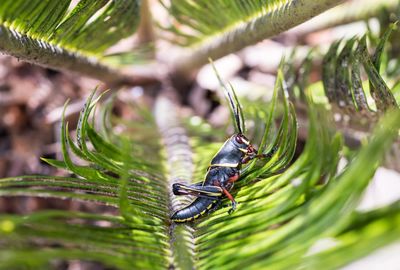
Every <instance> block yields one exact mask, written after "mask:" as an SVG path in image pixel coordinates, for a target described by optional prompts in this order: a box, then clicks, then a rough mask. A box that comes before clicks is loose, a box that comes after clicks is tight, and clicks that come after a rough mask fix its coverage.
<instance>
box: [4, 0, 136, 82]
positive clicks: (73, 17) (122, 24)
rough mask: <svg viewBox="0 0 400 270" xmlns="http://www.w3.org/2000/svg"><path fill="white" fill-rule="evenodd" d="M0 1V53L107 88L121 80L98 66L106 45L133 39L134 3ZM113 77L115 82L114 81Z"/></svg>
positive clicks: (133, 0) (122, 0)
mask: <svg viewBox="0 0 400 270" xmlns="http://www.w3.org/2000/svg"><path fill="white" fill-rule="evenodd" d="M70 6H71V0H63V1H36V0H35V1H22V0H21V1H20V0H18V1H8V0H5V1H2V3H1V4H0V50H1V51H3V52H5V53H7V54H10V55H13V56H16V57H18V58H20V59H23V60H26V61H30V62H33V63H36V64H40V65H44V66H47V67H51V68H55V69H68V70H73V71H78V70H79V71H80V72H81V73H83V74H86V75H89V76H94V77H96V78H99V79H103V80H104V81H107V82H116V81H118V80H126V78H125V77H124V76H122V75H121V74H120V73H118V72H116V71H113V70H112V69H110V68H109V67H107V66H106V65H104V64H102V63H101V56H102V54H103V53H104V51H105V50H106V49H107V48H109V47H110V46H111V45H113V44H115V43H116V42H118V41H119V40H121V39H122V38H124V37H128V36H130V35H131V34H133V33H134V32H135V30H136V28H137V25H138V23H139V10H140V8H139V2H138V1H136V0H118V1H109V0H102V1H90V0H81V1H79V2H78V3H77V4H76V5H75V6H73V7H72V8H71V7H70ZM113 77H114V78H113Z"/></svg>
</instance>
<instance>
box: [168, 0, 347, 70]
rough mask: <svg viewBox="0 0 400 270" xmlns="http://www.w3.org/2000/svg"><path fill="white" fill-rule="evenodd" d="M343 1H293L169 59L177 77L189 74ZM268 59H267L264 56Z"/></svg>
mask: <svg viewBox="0 0 400 270" xmlns="http://www.w3.org/2000/svg"><path fill="white" fill-rule="evenodd" d="M343 1H344V0H318V1H316V0H293V1H288V3H287V4H286V5H284V6H282V7H280V8H279V9H277V10H275V11H274V12H270V13H267V14H265V15H263V16H260V17H257V18H255V19H254V20H252V21H250V22H246V23H243V24H241V25H240V26H238V27H237V28H235V29H233V30H231V31H229V32H227V33H225V34H223V35H221V36H215V37H213V38H212V39H210V40H209V41H207V42H205V43H203V44H202V45H200V46H199V47H197V48H194V49H188V50H187V51H185V52H182V53H183V54H182V53H180V54H179V55H177V56H176V57H175V58H174V59H173V60H172V65H173V67H174V69H175V72H176V73H177V74H190V73H191V72H192V71H193V70H196V69H197V68H199V67H201V66H202V65H204V64H206V63H207V62H208V58H212V59H218V58H220V57H223V56H225V55H228V54H230V53H233V52H236V51H238V50H240V49H243V48H244V47H246V46H248V45H251V44H255V43H257V42H259V41H262V40H264V39H266V38H269V37H272V36H275V35H277V34H280V33H282V32H284V31H286V30H288V29H290V28H292V27H294V26H296V25H299V24H301V23H303V22H305V21H307V20H308V19H310V18H312V17H314V16H316V15H318V14H320V13H322V12H324V11H326V10H328V9H330V8H332V7H334V6H336V5H338V4H340V3H342V2H343ZM265 57H268V56H265Z"/></svg>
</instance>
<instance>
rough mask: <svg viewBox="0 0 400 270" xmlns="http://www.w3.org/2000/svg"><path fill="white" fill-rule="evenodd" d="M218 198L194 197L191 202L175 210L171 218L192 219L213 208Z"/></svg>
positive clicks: (181, 220)
mask: <svg viewBox="0 0 400 270" xmlns="http://www.w3.org/2000/svg"><path fill="white" fill-rule="evenodd" d="M218 201H219V200H218V199H208V198H196V199H195V200H194V201H193V202H192V203H191V204H189V205H188V206H186V207H185V208H182V209H181V210H178V211H176V212H175V213H174V214H173V215H172V216H171V220H172V221H174V222H189V221H193V220H195V219H197V218H199V217H201V216H203V215H205V214H206V213H208V212H210V211H211V210H213V209H214V207H215V206H216V205H217V203H218Z"/></svg>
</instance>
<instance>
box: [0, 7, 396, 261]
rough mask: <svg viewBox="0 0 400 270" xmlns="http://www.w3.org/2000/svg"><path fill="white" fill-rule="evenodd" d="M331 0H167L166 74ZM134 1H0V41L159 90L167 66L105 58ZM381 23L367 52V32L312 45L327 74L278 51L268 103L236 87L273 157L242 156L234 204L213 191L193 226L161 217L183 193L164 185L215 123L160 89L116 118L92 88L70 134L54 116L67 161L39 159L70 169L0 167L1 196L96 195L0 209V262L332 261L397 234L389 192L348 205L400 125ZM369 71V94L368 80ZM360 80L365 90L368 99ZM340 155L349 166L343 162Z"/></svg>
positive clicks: (20, 51)
mask: <svg viewBox="0 0 400 270" xmlns="http://www.w3.org/2000/svg"><path fill="white" fill-rule="evenodd" d="M340 2H342V1H333V0H324V1H308V0H302V1H282V0H279V1H278V0H276V1H245V2H241V1H222V0H221V1H212V3H211V1H205V0H204V1H195V2H194V1H189V0H181V1H172V2H171V4H170V5H169V4H166V3H163V4H164V6H165V7H166V9H167V11H168V12H169V14H170V15H171V16H172V20H173V21H174V24H171V26H169V27H164V28H163V29H164V30H163V31H164V32H163V33H165V34H166V35H168V38H169V39H170V40H173V41H175V42H177V43H178V44H180V45H181V46H189V47H188V48H187V49H185V50H184V51H182V53H181V54H180V56H179V58H173V62H172V67H170V70H168V71H167V72H168V73H169V74H170V75H171V77H172V78H174V77H175V78H183V79H188V75H190V74H192V73H193V72H194V71H196V69H197V68H199V67H200V66H201V65H203V64H204V63H206V61H207V58H208V57H210V56H211V57H212V58H219V57H222V56H224V55H226V54H229V53H231V52H236V51H237V50H239V49H241V48H244V47H245V46H247V45H250V44H253V43H255V42H257V41H259V40H263V39H265V38H267V37H270V36H272V35H276V34H278V33H280V32H282V31H284V30H286V29H289V28H291V27H293V26H295V25H297V24H300V23H301V22H303V21H305V20H307V19H308V18H310V17H312V16H315V15H317V14H319V13H321V12H323V11H325V10H327V9H328V8H330V7H333V6H335V5H337V4H339V3H340ZM379 2H380V3H379V5H377V4H376V3H373V4H374V5H375V6H374V7H375V9H372V8H370V9H368V12H369V13H368V14H371V10H376V9H377V7H376V5H377V6H378V7H382V6H385V7H388V8H389V9H393V7H394V6H395V5H393V1H379ZM371 3H372V2H371ZM211 4H212V6H213V8H215V9H210V5H211ZM139 6H140V5H139V2H138V1H132V0H131V1H128V0H125V1H123V0H120V1H106V0H104V1H89V0H87V1H86V0H81V1H79V3H78V4H77V5H76V6H74V7H73V8H71V7H70V1H30V2H26V1H19V0H14V1H4V2H3V3H1V4H0V27H1V28H0V50H2V51H3V52H6V53H8V54H11V55H14V56H16V57H19V58H21V59H23V60H27V61H31V62H34V63H37V64H40V65H45V66H49V67H52V68H56V69H63V70H64V69H66V70H72V71H75V72H79V73H81V74H82V75H89V76H94V77H96V78H100V79H102V80H103V81H104V82H106V83H108V84H109V85H112V86H115V85H121V84H134V85H136V84H142V85H144V84H147V83H149V82H158V80H161V84H162V85H163V90H164V92H168V90H167V88H168V87H167V86H166V85H169V82H168V80H167V78H166V77H165V78H161V79H159V78H157V76H150V77H149V76H141V75H138V74H136V75H135V74H130V75H131V76H132V77H130V76H127V75H126V73H123V72H122V71H121V70H120V69H118V68H116V67H111V66H110V64H108V63H107V61H106V57H105V50H106V49H107V48H108V47H110V46H111V45H113V44H114V43H116V42H117V41H119V40H120V39H122V38H124V37H127V36H129V35H131V34H132V33H133V32H134V31H135V29H136V26H137V25H138V23H139V19H138V14H139ZM221 9H223V10H224V13H223V14H221V12H220V10H221ZM210 10H211V11H210ZM328 17H329V15H326V18H328ZM361 17H362V16H361ZM346 18H347V19H348V17H346ZM355 19H357V18H354V20H355ZM335 23H337V21H336V22H335ZM326 25H332V24H329V23H326ZM389 35H390V32H389V31H388V32H387V33H386V34H385V35H384V38H382V41H381V42H380V43H378V44H377V45H376V48H377V49H376V50H375V53H374V54H373V55H372V56H370V54H369V53H368V51H367V49H366V48H367V47H366V39H365V38H364V39H352V40H350V41H342V43H344V45H341V43H335V44H333V45H332V46H331V48H330V49H329V51H328V52H327V53H323V54H324V55H325V57H324V63H325V65H324V67H325V69H324V73H323V75H324V76H323V77H322V82H321V83H316V84H314V85H311V86H310V85H309V82H308V80H307V79H306V78H307V74H308V73H307V72H304V70H303V71H302V70H300V71H296V70H295V64H293V63H290V62H285V61H283V62H282V64H281V68H280V69H279V70H278V72H277V76H276V83H275V87H274V89H273V92H274V93H273V95H272V98H271V100H270V101H269V102H268V103H266V102H264V101H257V102H254V101H253V102H249V101H248V100H246V98H242V99H241V102H242V103H243V104H244V105H245V106H244V114H245V116H246V121H247V122H248V123H251V125H250V126H251V128H250V129H249V131H248V133H249V134H250V135H251V137H252V138H253V143H255V144H256V145H257V146H258V147H259V151H260V152H263V153H267V152H270V150H271V149H273V148H274V149H276V151H275V153H274V154H273V156H272V157H271V159H268V160H261V161H253V162H251V163H250V164H249V165H248V166H246V167H245V168H244V169H243V174H242V178H241V181H240V182H239V183H238V185H237V186H235V189H234V196H235V198H236V199H237V201H238V202H239V206H238V210H237V211H236V212H235V213H233V214H232V215H228V214H227V209H228V207H229V206H228V205H227V204H228V202H227V201H223V204H222V207H221V208H219V209H218V210H216V211H215V212H214V213H212V214H211V215H210V216H208V217H206V218H204V219H201V220H199V221H196V222H195V223H192V224H184V225H176V224H174V223H171V221H170V220H169V216H170V214H171V213H172V212H173V211H174V210H176V209H178V208H179V207H181V206H182V205H185V204H186V203H187V202H188V198H185V197H182V198H180V197H173V195H172V192H171V189H170V185H171V184H172V183H175V182H178V181H192V180H193V182H195V181H198V180H200V179H202V177H203V176H204V175H203V174H204V172H205V170H206V168H207V166H208V163H207V162H208V161H209V160H211V158H212V156H213V154H214V153H215V152H216V151H217V150H218V148H219V147H220V145H221V143H222V142H223V138H224V137H225V133H224V132H221V133H218V134H217V133H216V132H215V131H213V130H212V129H210V128H209V127H208V126H207V124H206V123H200V124H197V125H196V126H193V125H190V124H186V125H185V124H184V122H185V121H182V120H184V119H180V117H179V116H178V105H177V104H176V103H175V102H173V101H171V99H170V98H167V96H166V95H161V96H159V97H158V98H157V99H156V101H155V105H154V109H153V112H151V111H150V110H149V108H143V107H142V106H138V105H137V104H136V105H135V104H127V105H126V106H130V107H131V108H132V110H134V111H135V112H136V113H137V115H138V117H140V120H138V121H127V120H126V119H121V118H119V117H117V116H115V115H113V114H112V107H113V103H114V102H115V100H118V97H117V96H116V95H113V94H111V95H108V96H107V94H106V95H104V96H102V95H100V96H99V97H98V98H95V93H96V92H93V93H92V95H90V96H89V98H88V99H87V102H86V105H85V107H84V109H83V110H82V112H81V114H80V117H79V122H78V124H77V128H76V139H75V140H74V139H73V138H72V136H71V134H72V133H71V132H70V131H69V128H70V127H69V125H68V123H67V122H66V120H64V117H63V121H62V123H61V132H60V134H61V135H60V136H61V152H62V157H63V159H62V160H55V159H43V160H44V161H46V162H47V163H49V164H51V165H53V166H55V167H57V168H60V169H62V170H67V171H69V172H70V174H69V175H68V176H42V175H40V176H21V177H11V178H5V179H0V194H1V196H33V197H43V198H55V199H62V200H73V201H78V202H86V203H88V204H94V205H97V207H96V208H95V209H94V210H93V211H90V210H88V209H85V208H81V209H79V210H75V211H71V210H60V209H59V210H50V209H44V210H41V211H37V212H33V213H29V214H25V215H21V214H16V213H11V214H1V215H0V234H1V240H0V268H4V269H14V268H28V269H30V268H32V269H38V268H48V267H60V265H61V262H62V261H69V260H77V259H78V260H82V261H92V262H97V263H99V264H100V265H102V266H103V267H108V268H117V269H166V268H172V269H174V268H181V269H193V268H196V269H197V268H198V269H238V268H246V269H321V268H323V269H336V268H338V267H341V266H343V265H346V264H348V263H350V262H352V261H354V260H356V259H358V258H361V257H363V256H365V255H367V254H369V253H370V252H372V251H373V250H376V249H378V248H380V247H383V246H385V245H387V244H389V243H392V242H393V241H395V240H396V239H399V237H400V230H399V228H400V226H399V225H400V224H399V223H400V218H399V216H400V210H399V203H398V202H395V203H392V204H390V205H388V206H385V207H381V208H378V209H374V210H369V211H363V212H361V211H357V209H356V207H357V204H358V202H359V201H360V198H361V196H362V194H363V192H364V190H365V189H366V187H367V185H368V183H369V182H370V180H371V178H372V177H373V175H374V173H375V170H376V169H377V167H378V166H379V164H380V163H381V161H382V159H383V157H384V155H385V154H386V153H387V152H388V151H389V150H390V149H391V148H392V147H393V141H395V140H396V139H397V137H398V130H399V128H400V115H399V114H400V113H399V111H398V106H397V103H398V101H396V98H397V97H398V95H397V92H398V91H397V90H396V89H397V88H398V87H397V88H396V87H395V86H396V85H397V84H396V83H395V80H396V72H395V71H396V69H395V68H394V69H392V72H390V71H391V70H390V65H389V64H388V63H389V62H390V61H389V60H390V59H393V58H394V57H393V56H390V54H389V53H388V54H387V55H388V56H387V57H386V58H385V57H382V55H383V51H384V47H385V44H386V43H387V42H388V40H389ZM389 43H390V42H389ZM390 44H392V43H390ZM177 59H179V61H176V60H177ZM310 59H311V57H310V58H307V59H306V61H307V63H311V60H310ZM385 59H386V60H385ZM388 59H389V60H388ZM385 61H386V62H385ZM343 63H345V64H343ZM350 63H351V64H350ZM361 64H362V65H363V66H364V69H365V71H366V72H365V74H364V75H363V76H362V75H361V74H360V65H361ZM305 66H306V65H303V68H304V67H305ZM382 66H383V67H382ZM308 70H310V69H308ZM381 70H384V72H383V73H384V74H381V72H380V71H381ZM298 74H301V76H298ZM329 75H331V76H329ZM391 75H392V76H391ZM179 76H183V77H179ZM184 77H186V78H184ZM332 78H335V79H336V80H332ZM386 80H389V82H390V84H389V83H386ZM339 83H340V85H339ZM388 84H389V85H394V86H393V87H389V86H388ZM368 85H370V87H369V89H370V90H369V92H368V91H367V92H364V90H363V89H365V88H366V87H367V86H368ZM363 86H364V87H365V88H363ZM324 90H325V93H326V95H325V94H324ZM177 93H179V92H177ZM369 93H370V95H371V96H372V97H373V100H374V101H373V102H369V103H368V95H369ZM175 94H176V93H175ZM326 97H327V98H326ZM321 100H323V102H320V101H321ZM343 102H345V103H344V104H345V106H342V105H343ZM66 106H67V105H66ZM374 106H375V108H376V109H377V110H374ZM301 108H305V114H306V119H307V122H308V133H307V140H306V144H305V146H304V149H303V151H302V152H301V154H300V155H298V156H295V150H296V141H297V135H298V133H297V132H298V130H297V123H298V120H299V119H300V118H301V117H298V116H297V115H298V114H299V113H300V109H301ZM332 111H335V112H337V111H339V112H340V113H342V114H346V113H347V114H348V115H350V118H351V119H353V120H354V122H357V123H358V122H360V121H361V120H360V121H358V120H359V119H361V118H363V117H368V119H373V120H374V122H375V123H376V124H375V125H374V126H375V127H374V131H373V132H371V130H372V128H371V125H369V126H368V136H367V140H368V143H367V144H363V145H362V146H361V147H360V148H359V149H357V150H354V151H353V150H349V149H348V148H347V146H346V145H345V144H344V142H346V141H345V139H346V136H345V138H343V135H342V134H341V133H340V132H338V131H337V130H336V128H335V123H334V120H333V119H332V118H333V117H332ZM296 113H297V115H296ZM361 122H362V121H361ZM352 126H355V127H357V125H356V124H352ZM186 131H188V132H190V133H191V134H190V136H188V135H187V132H186ZM370 132H371V133H372V134H370ZM219 134H222V135H219ZM209 138H213V140H212V141H210V140H209ZM294 157H295V158H294ZM343 157H345V158H346V159H347V160H348V164H347V165H346V166H345V167H344V168H342V169H339V168H338V163H339V160H340V159H341V158H343ZM100 206H101V207H100ZM321 243H322V244H321ZM323 243H328V245H323Z"/></svg>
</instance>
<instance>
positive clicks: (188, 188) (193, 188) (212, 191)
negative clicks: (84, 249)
mask: <svg viewBox="0 0 400 270" xmlns="http://www.w3.org/2000/svg"><path fill="white" fill-rule="evenodd" d="M172 192H173V193H174V194H175V195H193V196H196V197H204V198H218V197H220V196H222V194H223V191H222V188H221V187H216V186H200V185H198V184H194V185H186V184H181V183H175V184H173V185H172Z"/></svg>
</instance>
